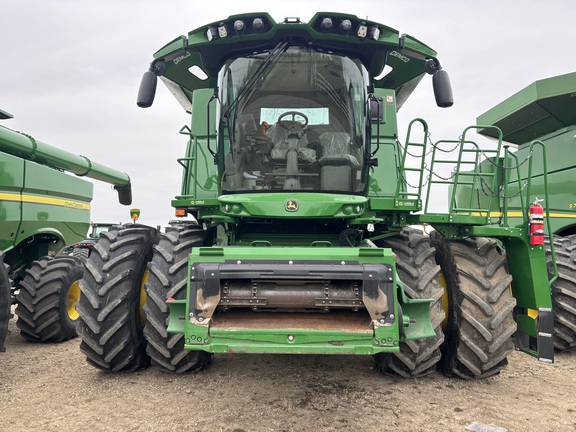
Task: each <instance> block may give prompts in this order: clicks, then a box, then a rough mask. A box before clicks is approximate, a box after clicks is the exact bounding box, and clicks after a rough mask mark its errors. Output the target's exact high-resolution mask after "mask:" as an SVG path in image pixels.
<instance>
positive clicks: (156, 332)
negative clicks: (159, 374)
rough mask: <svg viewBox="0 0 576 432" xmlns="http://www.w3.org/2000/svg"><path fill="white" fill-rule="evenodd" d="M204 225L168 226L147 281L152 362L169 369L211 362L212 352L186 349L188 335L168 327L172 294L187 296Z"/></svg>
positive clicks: (188, 368)
mask: <svg viewBox="0 0 576 432" xmlns="http://www.w3.org/2000/svg"><path fill="white" fill-rule="evenodd" d="M204 238H205V233H204V231H203V229H202V227H200V226H197V225H190V226H186V227H172V228H168V230H167V231H166V233H165V234H162V235H161V236H160V240H159V242H158V245H157V246H155V247H154V254H153V256H152V261H151V262H150V264H149V266H148V268H149V277H148V283H147V284H146V305H145V306H144V315H145V316H146V326H145V327H144V336H145V337H146V340H147V341H148V347H147V352H148V355H149V356H150V358H151V359H152V364H153V365H155V366H157V367H158V368H160V369H161V370H163V371H165V372H174V373H182V372H197V371H200V370H202V369H205V368H206V367H208V366H209V364H210V360H211V355H210V354H209V353H207V352H204V351H190V350H186V349H184V335H183V334H171V333H168V332H167V331H166V329H167V327H168V317H169V310H168V306H167V304H166V300H167V299H168V298H173V299H175V300H182V299H185V298H186V288H187V280H188V255H189V254H190V252H191V250H192V248H193V247H198V246H203V245H204Z"/></svg>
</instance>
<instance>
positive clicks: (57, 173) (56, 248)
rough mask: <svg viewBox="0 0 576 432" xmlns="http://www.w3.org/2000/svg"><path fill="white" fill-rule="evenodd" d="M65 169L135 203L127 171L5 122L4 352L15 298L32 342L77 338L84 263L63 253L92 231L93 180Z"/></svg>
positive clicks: (0, 210) (0, 161)
mask: <svg viewBox="0 0 576 432" xmlns="http://www.w3.org/2000/svg"><path fill="white" fill-rule="evenodd" d="M10 118H12V115H11V114H9V113H7V112H6V111H2V110H0V119H2V120H6V119H10ZM65 171H68V172H70V173H73V174H76V176H80V177H89V178H93V179H97V180H100V181H103V182H106V183H111V184H113V185H114V188H115V189H117V190H118V196H119V201H120V203H121V204H124V205H128V204H130V203H131V201H132V191H131V184H130V178H129V177H128V175H127V174H125V173H123V172H120V171H116V170H113V169H111V168H107V167H105V166H103V165H101V164H99V163H97V162H94V161H91V160H90V159H88V158H87V157H85V156H78V155H74V154H72V153H68V152H66V151H64V150H61V149H58V148H56V147H52V146H50V145H48V144H45V143H43V142H41V141H38V140H36V139H34V138H33V137H32V136H30V135H28V134H25V133H20V132H16V131H14V130H11V129H8V128H6V127H2V126H0V227H1V228H2V229H1V230H0V351H3V350H4V341H5V339H6V335H7V334H8V322H9V320H10V317H11V305H12V304H17V307H16V315H17V316H18V320H17V322H16V325H17V326H18V328H19V329H20V334H21V335H22V337H24V338H25V339H26V340H28V341H31V342H60V341H63V340H68V339H70V338H72V337H75V336H76V325H77V322H78V321H77V320H78V313H77V312H76V309H75V304H76V302H77V301H78V299H79V297H80V288H79V287H78V281H79V280H80V279H81V278H82V275H83V274H84V269H83V266H82V262H80V261H78V260H77V259H75V258H74V257H72V256H69V255H67V254H63V253H62V252H63V251H64V250H65V247H67V246H70V245H73V244H74V243H77V242H78V241H80V240H82V239H83V238H84V237H85V235H86V232H87V231H88V227H89V226H90V225H89V223H90V202H91V201H92V189H93V186H92V183H90V182H87V181H86V180H83V179H81V178H78V177H75V176H71V175H69V174H67V173H66V172H65Z"/></svg>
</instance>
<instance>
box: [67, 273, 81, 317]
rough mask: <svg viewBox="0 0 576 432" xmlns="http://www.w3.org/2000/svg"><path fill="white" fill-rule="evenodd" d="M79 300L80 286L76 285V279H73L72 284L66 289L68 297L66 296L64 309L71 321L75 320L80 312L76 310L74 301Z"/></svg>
mask: <svg viewBox="0 0 576 432" xmlns="http://www.w3.org/2000/svg"><path fill="white" fill-rule="evenodd" d="M79 300H80V286H79V285H78V281H74V283H73V284H72V285H70V289H69V290H68V297H67V298H66V311H67V312H68V318H70V319H71V320H72V321H76V320H77V319H78V317H79V316H80V314H78V311H77V310H76V303H78V301H79Z"/></svg>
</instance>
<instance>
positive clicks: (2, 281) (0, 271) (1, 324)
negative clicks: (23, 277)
mask: <svg viewBox="0 0 576 432" xmlns="http://www.w3.org/2000/svg"><path fill="white" fill-rule="evenodd" d="M9 275H10V267H8V266H7V265H6V264H5V263H4V252H0V352H4V351H5V348H4V341H5V340H6V336H7V335H8V323H9V321H10V305H11V304H12V301H11V296H12V292H11V289H12V284H11V283H10V276H9Z"/></svg>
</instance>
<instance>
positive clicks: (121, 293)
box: [76, 224, 156, 372]
mask: <svg viewBox="0 0 576 432" xmlns="http://www.w3.org/2000/svg"><path fill="white" fill-rule="evenodd" d="M155 241H156V230H155V229H153V228H150V227H147V226H144V225H132V224H131V225H125V226H115V227H113V228H110V230H109V231H108V232H105V233H102V235H101V236H100V239H99V241H98V243H97V244H96V246H95V248H94V250H93V251H92V253H91V254H90V258H89V259H88V260H87V261H86V263H85V267H86V270H85V272H84V278H83V279H82V280H81V281H80V290H81V291H82V295H81V297H80V301H79V302H78V304H77V305H76V309H77V310H78V312H79V314H80V319H79V323H78V334H79V335H80V337H81V338H82V342H81V343H80V349H81V350H82V352H83V353H84V354H85V355H86V359H87V361H88V363H90V364H91V365H93V366H94V367H96V368H98V369H102V370H104V371H107V372H120V371H134V370H137V369H141V368H145V367H147V366H148V365H149V363H150V359H149V357H148V355H147V354H146V340H145V339H144V335H143V328H144V324H145V319H144V315H143V313H142V306H143V305H144V302H145V300H146V296H145V293H144V284H145V282H146V279H147V277H148V270H147V268H146V266H147V264H148V262H149V261H150V259H151V258H152V247H153V245H154V243H155Z"/></svg>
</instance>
